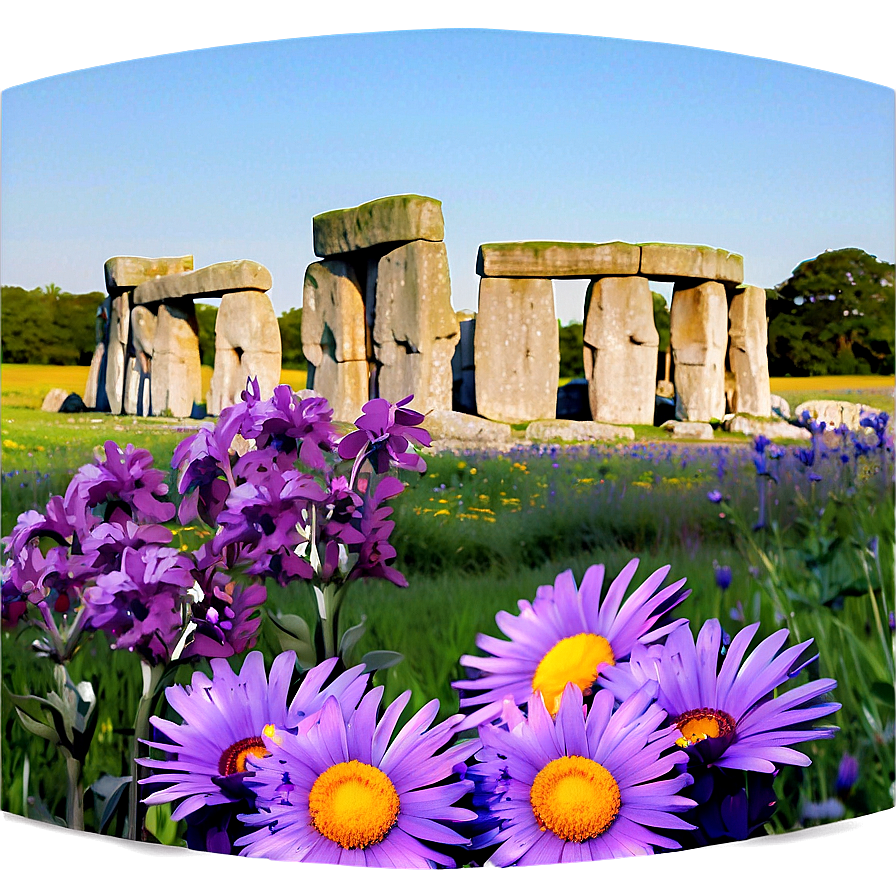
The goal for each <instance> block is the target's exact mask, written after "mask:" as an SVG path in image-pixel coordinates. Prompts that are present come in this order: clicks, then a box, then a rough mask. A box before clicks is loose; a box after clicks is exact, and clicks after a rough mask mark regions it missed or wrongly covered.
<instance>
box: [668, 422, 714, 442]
mask: <svg viewBox="0 0 896 896" xmlns="http://www.w3.org/2000/svg"><path fill="white" fill-rule="evenodd" d="M662 428H663V429H665V430H667V431H668V432H670V433H671V434H672V438H673V439H712V438H715V436H714V434H713V431H712V427H711V426H710V425H709V424H708V423H694V422H692V421H687V420H668V421H666V422H665V423H664V424H663V426H662Z"/></svg>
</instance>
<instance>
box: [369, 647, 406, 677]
mask: <svg viewBox="0 0 896 896" xmlns="http://www.w3.org/2000/svg"><path fill="white" fill-rule="evenodd" d="M403 659H404V655H403V654H400V653H396V652H395V651H394V650H371V651H370V653H365V654H364V656H362V657H361V662H362V663H364V671H365V672H376V671H377V669H389V668H391V667H392V666H397V665H398V664H399V663H400V662H401V661H402V660H403Z"/></svg>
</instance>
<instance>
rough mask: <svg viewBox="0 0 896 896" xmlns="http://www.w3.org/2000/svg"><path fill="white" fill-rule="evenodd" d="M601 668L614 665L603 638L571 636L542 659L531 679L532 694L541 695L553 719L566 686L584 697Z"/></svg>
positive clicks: (614, 661)
mask: <svg viewBox="0 0 896 896" xmlns="http://www.w3.org/2000/svg"><path fill="white" fill-rule="evenodd" d="M602 664H606V665H608V666H614V665H615V664H616V658H615V657H614V656H613V648H612V647H610V642H609V641H608V640H607V639H606V638H604V637H602V636H601V635H595V634H593V633H592V632H582V634H580V635H572V637H569V638H564V639H563V640H562V641H558V642H557V643H556V644H555V645H554V646H553V647H552V648H551V649H550V650H549V651H548V652H547V653H546V654H545V655H544V657H542V660H541V662H540V663H539V664H538V668H537V669H536V670H535V675H533V676H532V690H533V691H541V696H542V697H543V698H544V705H545V706H546V707H547V708H548V711H549V712H550V713H551V715H556V714H557V710H558V709H560V698H561V697H562V696H563V690H564V688H565V687H566V685H568V684H569V683H570V682H572V683H573V684H575V685H577V686H578V688H579V690H581V691H582V693H587V691H588V688H590V687H591V685H592V684H594V680H595V679H596V678H597V670H598V667H599V666H601V665H602Z"/></svg>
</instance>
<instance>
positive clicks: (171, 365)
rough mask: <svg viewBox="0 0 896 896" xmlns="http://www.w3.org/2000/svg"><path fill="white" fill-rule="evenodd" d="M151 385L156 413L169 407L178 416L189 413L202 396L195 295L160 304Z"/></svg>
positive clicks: (185, 415) (188, 414) (184, 415)
mask: <svg viewBox="0 0 896 896" xmlns="http://www.w3.org/2000/svg"><path fill="white" fill-rule="evenodd" d="M136 310H137V309H135V311H136ZM147 335H148V334H147ZM141 354H142V355H143V356H144V357H145V353H143V352H141ZM150 386H151V393H152V407H153V410H154V411H155V413H156V414H158V413H160V412H161V411H162V410H168V411H170V412H171V414H172V415H173V416H175V417H189V416H190V414H191V413H192V412H193V404H194V403H195V402H198V401H201V400H202V371H201V368H200V366H199V325H198V323H197V322H196V312H195V310H194V308H193V301H192V299H190V300H188V301H182V302H171V303H166V304H163V305H160V306H159V313H158V322H157V325H156V328H155V341H154V345H153V353H152V380H151V383H150Z"/></svg>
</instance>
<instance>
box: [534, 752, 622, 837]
mask: <svg viewBox="0 0 896 896" xmlns="http://www.w3.org/2000/svg"><path fill="white" fill-rule="evenodd" d="M529 802H530V803H531V804H532V811H533V812H534V813H535V819H536V821H538V826H539V827H540V828H541V829H542V830H543V831H544V830H549V831H552V832H553V833H554V834H556V835H557V836H558V837H560V838H561V839H563V840H575V841H576V842H577V843H581V842H582V841H583V840H590V839H591V838H592V837H598V836H600V835H601V834H602V833H603V832H604V831H605V830H606V829H607V828H608V827H609V826H610V825H611V824H612V823H613V821H614V820H615V818H616V816H617V815H618V814H619V807H620V805H621V800H620V797H619V785H618V784H617V783H616V779H615V778H614V777H613V776H612V775H611V774H610V773H609V772H608V771H607V770H606V769H605V768H604V767H603V766H602V765H600V763H597V762H595V761H594V760H593V759H585V758H584V757H583V756H561V757H560V758H559V759H554V760H553V761H552V762H549V763H548V764H547V765H546V766H545V767H544V768H543V769H542V770H541V771H540V772H539V773H538V774H537V775H536V776H535V780H534V781H533V782H532V789H531V790H530V791H529Z"/></svg>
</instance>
